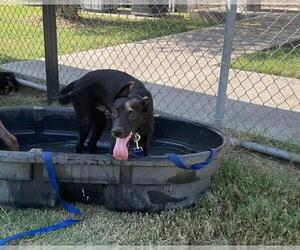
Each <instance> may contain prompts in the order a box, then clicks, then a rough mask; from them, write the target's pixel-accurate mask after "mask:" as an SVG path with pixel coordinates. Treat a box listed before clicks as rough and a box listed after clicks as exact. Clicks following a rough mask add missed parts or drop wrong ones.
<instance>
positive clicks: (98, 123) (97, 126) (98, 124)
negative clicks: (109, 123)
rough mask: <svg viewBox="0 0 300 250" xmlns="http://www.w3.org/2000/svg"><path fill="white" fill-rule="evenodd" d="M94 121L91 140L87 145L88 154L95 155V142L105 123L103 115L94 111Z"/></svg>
mask: <svg viewBox="0 0 300 250" xmlns="http://www.w3.org/2000/svg"><path fill="white" fill-rule="evenodd" d="M94 119H95V120H94V130H93V133H92V135H91V138H90V141H89V144H88V147H89V153H90V154H93V153H96V150H97V141H98V140H99V138H100V136H101V134H102V133H103V130H104V128H105V123H106V116H105V113H103V112H100V111H96V113H95V117H94Z"/></svg>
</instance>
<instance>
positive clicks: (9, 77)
mask: <svg viewBox="0 0 300 250" xmlns="http://www.w3.org/2000/svg"><path fill="white" fill-rule="evenodd" d="M13 90H15V91H18V82H17V80H16V77H15V75H14V73H13V72H8V71H4V72H3V71H0V95H8V94H9V93H10V92H11V91H13Z"/></svg>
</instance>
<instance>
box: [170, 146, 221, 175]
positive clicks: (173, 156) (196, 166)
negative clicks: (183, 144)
mask: <svg viewBox="0 0 300 250" xmlns="http://www.w3.org/2000/svg"><path fill="white" fill-rule="evenodd" d="M209 151H210V156H209V157H208V159H207V160H206V161H204V162H201V163H196V164H193V165H191V166H188V165H186V164H185V163H184V162H183V161H182V160H181V159H180V158H179V157H178V156H177V155H176V154H174V153H173V154H169V155H168V159H169V160H170V161H172V162H173V163H174V164H175V165H176V167H178V168H182V169H186V170H199V169H202V168H204V167H206V166H207V165H209V164H210V163H211V162H212V161H213V160H214V158H215V157H216V155H217V150H216V149H213V148H212V149H209Z"/></svg>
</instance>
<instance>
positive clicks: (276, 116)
mask: <svg viewBox="0 0 300 250" xmlns="http://www.w3.org/2000/svg"><path fill="white" fill-rule="evenodd" d="M223 34H224V26H223V25H219V26H216V27H209V28H204V29H201V30H195V31H191V32H185V33H180V34H175V35H172V36H166V37H160V38H154V39H150V40H145V41H140V42H135V43H130V44H122V45H119V46H115V47H108V48H103V49H97V50H90V51H83V52H78V53H73V54H68V55H63V56H60V57H59V64H60V66H59V72H60V82H61V84H66V83H68V82H71V81H73V80H75V79H77V78H79V77H80V76H82V75H83V74H84V73H86V72H88V71H90V70H94V69H99V68H116V69H120V70H124V71H126V72H128V73H130V74H132V75H134V76H135V77H137V78H139V79H141V80H143V81H145V82H147V83H148V86H149V88H150V90H151V91H152V93H153V95H154V97H155V104H156V109H157V110H160V111H166V112H169V113H171V114H174V115H179V116H184V117H186V118H189V119H193V120H198V121H202V122H207V123H212V121H213V118H214V112H215V102H216V97H215V96H216V93H217V86H218V78H219V71H220V67H219V64H220V62H221V55H222V46H223V39H224V37H223ZM298 39H300V15H296V16H295V14H293V15H292V14H274V13H273V14H266V15H263V16H259V17H257V18H252V19H248V20H242V21H237V22H236V25H235V36H234V42H233V57H238V56H240V55H243V54H246V53H252V52H255V51H259V50H263V49H266V48H270V47H273V46H277V45H280V44H283V43H286V42H287V41H295V40H298ZM1 68H4V69H8V70H13V71H15V72H17V73H18V74H20V75H22V76H23V77H24V78H27V79H29V80H36V81H41V80H45V65H44V61H43V59H41V60H32V61H25V62H15V63H9V64H5V65H1ZM153 83H155V84H153ZM227 94H228V98H229V100H228V102H227V104H226V115H225V125H226V126H227V127H229V128H233V129H240V130H246V131H249V130H250V129H253V128H255V132H261V133H264V134H266V135H269V136H271V137H273V138H276V139H282V140H285V139H287V138H289V137H293V138H299V139H298V140H299V142H300V128H299V126H298V125H297V124H300V114H299V112H300V80H299V79H290V78H285V77H278V76H273V75H265V74H258V73H255V72H246V71H237V70H231V71H230V83H229V86H228V92H227Z"/></svg>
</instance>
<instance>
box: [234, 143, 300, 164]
mask: <svg viewBox="0 0 300 250" xmlns="http://www.w3.org/2000/svg"><path fill="white" fill-rule="evenodd" d="M229 142H230V144H231V145H232V146H234V147H243V148H246V149H249V150H251V151H255V152H259V153H262V154H265V155H271V156H275V157H277V158H280V159H284V160H288V161H291V162H297V163H300V155H298V154H296V153H291V152H288V151H285V150H281V149H278V148H275V147H270V146H266V145H261V144H259V143H256V142H250V141H239V140H237V139H234V138H230V139H229Z"/></svg>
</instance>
